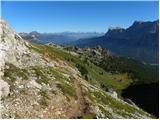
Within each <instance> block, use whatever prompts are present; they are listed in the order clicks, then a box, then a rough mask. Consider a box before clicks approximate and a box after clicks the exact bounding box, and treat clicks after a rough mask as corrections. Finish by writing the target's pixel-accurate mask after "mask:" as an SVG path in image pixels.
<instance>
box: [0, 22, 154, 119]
mask: <svg viewBox="0 0 160 120" xmlns="http://www.w3.org/2000/svg"><path fill="white" fill-rule="evenodd" d="M0 26H1V29H0V34H1V39H0V53H1V54H0V55H1V56H0V60H1V64H0V110H1V111H0V113H1V114H0V118H154V116H152V115H151V114H149V113H147V112H145V111H144V110H142V109H140V108H139V107H137V106H136V105H135V104H133V103H132V104H131V103H130V104H129V103H128V102H125V101H124V100H123V99H122V98H121V97H120V96H119V95H117V93H116V90H114V89H115V88H116V89H117V90H122V89H124V88H126V86H128V85H129V83H130V81H131V80H130V79H129V78H128V77H127V75H126V74H121V73H119V74H112V73H110V72H106V71H104V70H103V69H101V68H100V67H98V66H96V65H94V64H92V63H89V64H87V63H85V61H83V60H81V59H80V58H79V57H78V56H77V54H76V53H75V52H73V53H70V52H68V51H66V50H65V49H64V48H62V47H61V46H56V45H55V46H50V45H38V44H33V43H29V42H26V41H25V40H23V39H22V38H21V37H20V36H19V35H18V34H16V33H15V32H14V31H13V30H11V29H10V28H9V27H8V25H7V23H6V22H5V21H4V20H1V21H0ZM101 73H103V74H101ZM86 75H89V76H91V78H90V79H87V78H86ZM119 79H122V81H121V83H119ZM102 83H103V84H105V85H107V86H108V90H104V89H102V88H101V86H100V85H101V84H102Z"/></svg>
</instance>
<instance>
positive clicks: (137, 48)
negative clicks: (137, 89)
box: [74, 21, 159, 64]
mask: <svg viewBox="0 0 160 120" xmlns="http://www.w3.org/2000/svg"><path fill="white" fill-rule="evenodd" d="M74 45H77V46H79V47H87V46H88V47H94V46H97V45H101V46H102V47H103V48H107V49H109V50H111V51H112V52H113V53H115V54H117V55H120V56H127V57H131V58H134V59H137V60H140V61H143V62H147V63H154V64H158V61H159V60H158V58H159V57H158V55H159V53H158V51H159V21H153V22H138V21H135V22H134V23H133V25H131V26H130V27H129V28H127V29H123V28H111V29H109V30H108V32H107V33H106V34H105V35H104V36H101V37H95V38H89V39H81V40H79V41H76V42H75V43H74Z"/></svg>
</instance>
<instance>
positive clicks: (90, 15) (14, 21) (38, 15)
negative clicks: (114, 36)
mask: <svg viewBox="0 0 160 120" xmlns="http://www.w3.org/2000/svg"><path fill="white" fill-rule="evenodd" d="M2 18H4V19H5V20H6V21H7V22H8V24H9V25H10V26H11V27H12V28H13V29H14V30H15V31H17V32H30V31H34V30H36V31H39V32H64V31H71V32H93V31H95V32H106V31H107V29H108V27H116V26H119V27H124V28H126V27H129V26H130V25H131V24H132V23H133V22H134V21H135V20H140V21H153V20H157V19H158V1H157V2H156V1H150V2H149V1H147V2H144V1H143V2H138V1H132V2H131V1H130V2H109V1H103V2H102V1H101V2H86V1H81V2H78V1H70V2H65V1H63V2H62V1H61V2H56V1H50V2H43V1H41V2H40V1H39V2H33V1H28V2H24V1H23V2H22V1H21V2H20V1H2Z"/></svg>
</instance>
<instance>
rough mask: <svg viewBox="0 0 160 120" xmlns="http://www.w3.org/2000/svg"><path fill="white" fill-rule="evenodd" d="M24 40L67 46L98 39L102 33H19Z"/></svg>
mask: <svg viewBox="0 0 160 120" xmlns="http://www.w3.org/2000/svg"><path fill="white" fill-rule="evenodd" d="M19 34H20V36H21V37H22V38H24V39H26V40H29V41H32V42H37V43H55V44H59V45H64V44H69V43H70V42H73V41H76V40H78V39H81V38H83V39H84V38H89V37H98V36H102V35H104V33H98V32H77V33H76V32H61V33H39V32H37V31H32V32H30V33H19Z"/></svg>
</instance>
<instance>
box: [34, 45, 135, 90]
mask: <svg viewBox="0 0 160 120" xmlns="http://www.w3.org/2000/svg"><path fill="white" fill-rule="evenodd" d="M32 49H34V50H36V51H38V52H40V53H42V54H47V55H48V57H50V58H51V59H56V58H59V59H62V60H65V61H66V62H68V63H69V64H70V65H72V66H76V67H77V65H79V66H81V67H83V68H84V69H85V70H86V71H87V73H86V74H85V73H84V75H83V77H84V78H85V79H86V76H87V81H89V82H90V83H91V84H94V85H95V84H97V85H98V86H104V88H106V87H112V88H114V89H115V90H117V91H121V90H123V89H124V88H126V87H127V86H128V85H130V83H131V82H132V80H131V79H129V78H128V75H127V74H125V73H124V74H111V73H109V72H106V71H104V70H103V69H101V68H100V67H97V66H95V65H94V64H92V63H89V64H87V63H85V62H84V61H83V60H80V58H78V57H77V56H73V55H71V54H70V53H67V52H66V51H64V50H60V49H58V48H55V47H50V46H45V45H34V47H32ZM80 71H81V70H80ZM102 73H103V74H102Z"/></svg>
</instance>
